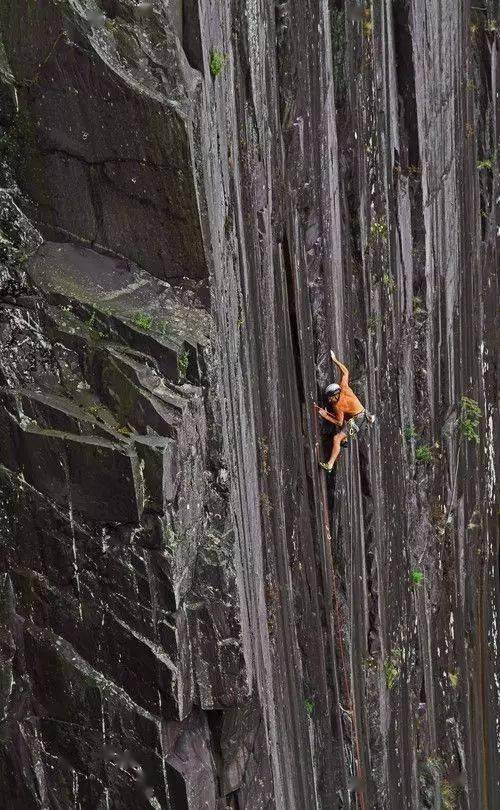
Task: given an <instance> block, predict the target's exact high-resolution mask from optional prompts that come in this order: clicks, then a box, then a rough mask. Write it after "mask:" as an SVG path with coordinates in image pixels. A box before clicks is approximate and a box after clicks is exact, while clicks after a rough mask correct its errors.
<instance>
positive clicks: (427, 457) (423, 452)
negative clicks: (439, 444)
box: [415, 444, 434, 464]
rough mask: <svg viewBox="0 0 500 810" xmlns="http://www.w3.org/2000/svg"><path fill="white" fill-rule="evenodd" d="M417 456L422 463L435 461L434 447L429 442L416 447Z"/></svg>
mask: <svg viewBox="0 0 500 810" xmlns="http://www.w3.org/2000/svg"><path fill="white" fill-rule="evenodd" d="M415 458H416V460H417V461H420V462H421V463H422V464H432V462H433V461H434V455H433V453H432V447H430V446H429V445H428V444H421V445H419V447H417V448H416V449H415Z"/></svg>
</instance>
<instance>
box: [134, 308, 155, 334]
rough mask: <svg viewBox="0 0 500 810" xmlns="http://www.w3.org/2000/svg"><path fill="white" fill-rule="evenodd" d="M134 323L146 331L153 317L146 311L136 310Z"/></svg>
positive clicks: (150, 325) (151, 323)
mask: <svg viewBox="0 0 500 810" xmlns="http://www.w3.org/2000/svg"><path fill="white" fill-rule="evenodd" d="M134 325H135V326H138V327H139V329H144V330H145V331H146V332H148V331H149V330H150V329H151V327H152V325H153V318H152V317H151V315H148V314H147V313H146V312H136V314H135V315H134Z"/></svg>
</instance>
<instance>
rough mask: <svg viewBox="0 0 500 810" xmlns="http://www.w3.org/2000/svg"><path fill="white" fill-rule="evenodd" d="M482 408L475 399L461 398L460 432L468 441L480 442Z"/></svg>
mask: <svg viewBox="0 0 500 810" xmlns="http://www.w3.org/2000/svg"><path fill="white" fill-rule="evenodd" d="M481 418H482V413H481V408H480V407H479V405H478V404H477V402H476V400H475V399H469V397H462V399H461V400H460V423H459V424H460V432H461V434H462V436H463V437H464V438H465V439H467V441H468V442H475V444H479V420H480V419H481Z"/></svg>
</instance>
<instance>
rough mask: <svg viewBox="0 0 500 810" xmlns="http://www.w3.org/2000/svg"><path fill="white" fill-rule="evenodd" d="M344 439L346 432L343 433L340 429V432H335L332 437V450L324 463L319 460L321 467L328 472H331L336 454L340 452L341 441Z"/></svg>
mask: <svg viewBox="0 0 500 810" xmlns="http://www.w3.org/2000/svg"><path fill="white" fill-rule="evenodd" d="M346 439H347V433H344V432H343V431H342V430H341V431H340V433H337V434H336V435H335V436H334V437H333V444H332V452H331V454H330V458H329V459H328V461H327V462H326V463H325V462H321V461H320V465H321V466H322V467H323V469H325V470H327V471H328V472H331V471H332V470H333V466H334V464H335V462H336V461H337V458H338V455H339V453H340V447H341V445H342V442H344V441H345V440H346Z"/></svg>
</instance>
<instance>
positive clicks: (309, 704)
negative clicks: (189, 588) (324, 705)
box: [304, 698, 314, 717]
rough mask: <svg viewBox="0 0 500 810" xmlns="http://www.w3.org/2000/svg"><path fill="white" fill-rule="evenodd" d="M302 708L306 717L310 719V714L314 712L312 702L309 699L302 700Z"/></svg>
mask: <svg viewBox="0 0 500 810" xmlns="http://www.w3.org/2000/svg"><path fill="white" fill-rule="evenodd" d="M304 708H305V710H306V712H307V716H308V717H312V713H313V711H314V701H313V700H311V699H310V698H306V699H305V700H304Z"/></svg>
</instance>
